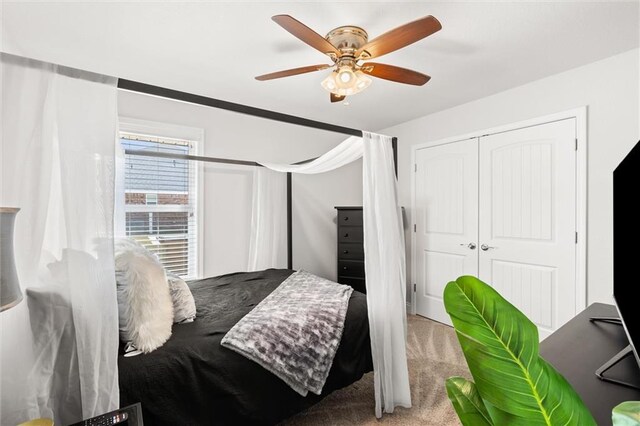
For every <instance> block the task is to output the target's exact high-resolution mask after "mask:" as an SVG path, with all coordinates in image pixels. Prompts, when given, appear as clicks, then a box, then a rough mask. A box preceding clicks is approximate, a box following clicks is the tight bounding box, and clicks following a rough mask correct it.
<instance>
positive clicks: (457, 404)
mask: <svg viewBox="0 0 640 426" xmlns="http://www.w3.org/2000/svg"><path fill="white" fill-rule="evenodd" d="M446 386H447V395H449V399H450V400H451V404H453V408H455V410H456V413H457V414H458V418H459V419H460V421H461V422H462V425H463V426H493V422H492V421H491V417H489V413H488V412H487V408H486V407H485V406H484V402H482V398H480V394H479V393H478V390H477V389H476V385H475V384H474V383H473V382H471V381H469V380H467V379H465V378H464V377H449V378H448V379H447V381H446Z"/></svg>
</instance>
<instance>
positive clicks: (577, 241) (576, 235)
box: [576, 232, 578, 244]
mask: <svg viewBox="0 0 640 426" xmlns="http://www.w3.org/2000/svg"><path fill="white" fill-rule="evenodd" d="M576 244H578V232H576Z"/></svg>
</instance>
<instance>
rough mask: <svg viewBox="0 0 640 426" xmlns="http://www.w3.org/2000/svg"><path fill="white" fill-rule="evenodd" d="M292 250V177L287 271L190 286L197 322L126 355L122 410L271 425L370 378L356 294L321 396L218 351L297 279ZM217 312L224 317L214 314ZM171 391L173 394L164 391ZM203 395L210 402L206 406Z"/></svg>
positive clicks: (271, 114)
mask: <svg viewBox="0 0 640 426" xmlns="http://www.w3.org/2000/svg"><path fill="white" fill-rule="evenodd" d="M118 88H119V89H122V90H126V91H131V92H136V93H141V94H146V95H152V96H157V97H161V98H165V99H171V100H176V101H181V102H187V103H191V104H196V105H202V106H207V107H212V108H218V109H223V110H227V111H233V112H237V113H241V114H246V115H250V116H253V117H259V118H264V119H268V120H274V121H280V122H283V123H289V124H295V125H298V126H304V127H309V128H315V129H320V130H326V131H331V132H336V133H341V134H344V135H349V136H359V137H362V136H363V132H362V130H358V129H352V128H349V127H343V126H337V125H334V124H330V123H324V122H320V121H315V120H310V119H307V118H302V117H297V116H293V115H288V114H283V113H279V112H275V111H270V110H265V109H260V108H255V107H252V106H247V105H242V104H237V103H232V102H227V101H222V100H219V99H214V98H209V97H206V96H200V95H194V94H191V93H186V92H181V91H177V90H172V89H167V88H163V87H158V86H153V85H149V84H145V83H140V82H136V81H131V80H125V79H120V80H118ZM391 142H392V148H393V159H394V166H395V172H396V176H397V174H398V156H397V138H395V137H393V138H392V140H391ZM125 153H126V154H132V155H143V156H149V157H161V158H177V159H184V160H193V161H203V162H209V163H222V164H236V165H243V166H251V167H262V165H261V164H259V163H257V162H255V161H246V160H237V159H228V158H215V157H202V156H194V155H185V154H169V153H156V152H147V151H144V150H126V151H125ZM313 160H314V159H308V160H305V161H301V162H299V163H297V164H303V163H306V162H309V161H313ZM292 245H293V244H292V174H291V173H287V268H288V269H286V270H273V269H268V270H266V271H258V272H248V273H236V274H228V275H223V276H221V277H215V278H206V279H203V280H199V281H195V282H191V283H189V286H190V288H191V290H192V292H193V293H194V297H195V299H196V306H197V310H198V318H199V319H197V320H196V321H195V322H194V323H191V324H185V325H180V326H178V327H174V334H173V335H172V337H171V339H169V341H168V342H167V343H166V344H165V345H164V346H163V347H161V348H159V349H157V350H156V351H154V352H152V353H150V354H148V355H145V356H144V357H134V358H123V357H122V347H121V357H119V366H120V391H121V398H120V400H121V403H122V404H124V405H127V404H131V403H135V402H138V401H142V402H143V403H142V408H143V410H144V411H145V420H147V418H150V419H149V420H151V422H152V423H153V424H161V425H164V424H267V425H270V424H275V423H278V422H280V421H282V420H283V419H286V418H287V417H290V416H291V415H293V414H296V413H298V412H300V411H302V410H304V409H306V408H308V407H310V406H312V405H314V404H315V403H317V402H319V401H320V400H321V399H322V398H324V396H326V395H328V394H329V393H331V392H333V391H334V390H337V389H340V388H343V387H345V386H348V385H350V384H352V383H354V382H355V381H357V380H359V379H360V378H361V377H362V376H363V374H365V373H366V372H368V371H371V370H372V369H373V361H372V358H371V347H370V340H369V321H368V314H367V307H366V296H365V295H364V294H362V293H360V292H357V291H354V292H353V294H352V296H351V298H350V299H349V308H348V311H347V316H346V318H345V322H344V330H343V335H342V338H341V341H340V346H339V348H338V351H337V352H336V355H335V358H334V360H333V365H332V367H331V371H330V373H329V376H328V378H327V382H326V383H325V386H324V388H323V391H322V394H321V395H311V394H309V395H307V396H306V397H301V396H300V395H298V394H297V393H295V392H293V391H292V390H291V389H290V388H288V387H287V386H286V385H285V384H284V382H282V381H281V380H280V379H278V378H277V377H275V376H273V375H272V374H271V373H269V372H268V371H267V370H265V369H263V368H262V367H260V366H259V365H257V364H255V363H253V362H252V361H248V360H247V359H245V358H243V357H240V356H238V355H237V354H235V353H232V352H231V351H228V350H226V349H225V348H222V347H221V346H220V344H219V340H220V339H221V338H222V337H221V336H223V335H225V334H226V333H227V332H228V331H229V329H230V328H231V327H233V325H234V324H235V323H236V322H237V321H239V320H240V319H241V318H242V317H244V315H246V314H247V313H249V312H250V311H251V310H252V309H253V306H255V305H257V304H258V303H260V301H261V300H262V299H263V298H264V297H266V295H268V294H269V293H270V292H271V291H272V290H273V289H275V288H276V287H277V286H278V285H279V284H280V282H282V281H283V280H284V279H286V277H288V276H289V275H290V274H291V273H292V272H293V271H292V269H293V248H292ZM238 301H240V302H238ZM216 309H220V311H219V312H223V313H224V314H222V313H216V312H215V311H216ZM141 371H142V372H145V371H151V372H150V373H140V372H141ZM229 371H234V372H235V373H233V374H234V375H237V376H238V377H233V379H231V378H230V377H229V373H228V372H229ZM168 383H170V384H171V386H167V384H168ZM155 388H161V389H165V390H166V392H161V393H158V392H145V391H144V390H151V389H155ZM168 388H170V390H169V389H168ZM247 388H248V389H247ZM140 389H143V391H140ZM203 393H204V394H206V395H207V396H206V397H204V398H203V395H202V394H203ZM187 395H189V396H187ZM194 395H195V396H194ZM238 395H240V396H238ZM203 407H206V408H203ZM213 413H215V414H213ZM212 414H213V415H214V417H213V418H212V417H211V416H212ZM185 417H186V418H185Z"/></svg>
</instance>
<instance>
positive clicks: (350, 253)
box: [336, 207, 367, 293]
mask: <svg viewBox="0 0 640 426" xmlns="http://www.w3.org/2000/svg"><path fill="white" fill-rule="evenodd" d="M336 210H337V211H338V218H337V227H338V282H339V283H340V284H346V285H350V286H351V287H353V289H354V290H357V291H359V292H361V293H366V292H367V291H366V286H365V276H364V239H363V237H364V234H363V227H362V207H336Z"/></svg>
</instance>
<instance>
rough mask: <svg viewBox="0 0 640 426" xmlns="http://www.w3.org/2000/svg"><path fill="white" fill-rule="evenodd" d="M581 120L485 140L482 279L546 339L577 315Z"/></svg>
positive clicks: (482, 141) (481, 157) (481, 156)
mask: <svg viewBox="0 0 640 426" xmlns="http://www.w3.org/2000/svg"><path fill="white" fill-rule="evenodd" d="M574 141H575V120H573V119H569V120H562V121H558V122H554V123H547V124H543V125H538V126H533V127H528V128H524V129H519V130H514V131H510V132H504V133H499V134H495V135H490V136H486V137H482V138H480V142H479V147H480V151H479V152H480V154H479V170H480V175H479V177H480V178H479V188H480V189H479V194H480V195H479V200H480V216H479V223H480V228H479V230H480V238H479V248H480V250H479V272H480V278H481V279H482V280H484V281H486V282H488V283H491V284H492V285H493V286H494V287H495V288H496V289H497V290H498V291H499V292H500V293H501V294H502V295H503V296H504V297H506V298H507V299H508V300H509V301H510V302H511V303H513V304H514V305H515V306H516V307H518V308H519V309H520V310H522V311H523V312H524V313H525V314H526V315H527V316H528V317H529V318H530V319H531V320H532V321H534V322H535V323H536V325H537V326H538V328H539V331H540V335H541V337H543V338H544V337H546V336H547V335H548V334H550V333H551V332H552V331H553V330H555V329H557V328H558V327H560V326H561V325H562V324H564V323H565V322H566V321H568V320H569V319H571V318H572V317H573V316H574V315H575V294H576V291H575V285H576V280H575V261H576V246H575V231H576V209H575V206H576V157H575V148H574V146H575V145H574Z"/></svg>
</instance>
